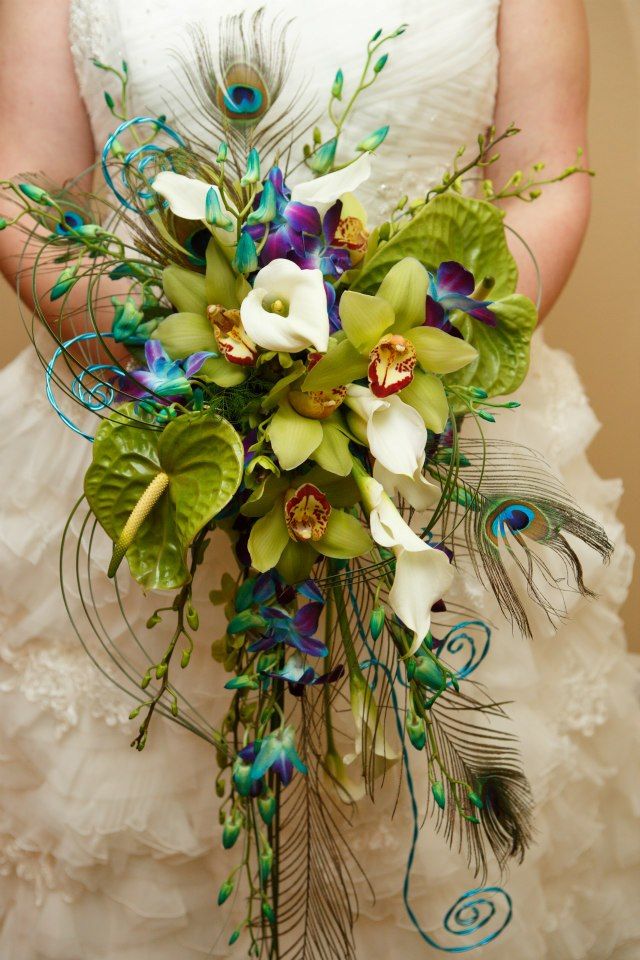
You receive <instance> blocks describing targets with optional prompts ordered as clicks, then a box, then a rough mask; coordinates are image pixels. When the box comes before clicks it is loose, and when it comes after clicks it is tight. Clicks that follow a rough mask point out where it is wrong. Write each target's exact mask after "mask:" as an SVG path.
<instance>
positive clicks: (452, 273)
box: [436, 260, 475, 296]
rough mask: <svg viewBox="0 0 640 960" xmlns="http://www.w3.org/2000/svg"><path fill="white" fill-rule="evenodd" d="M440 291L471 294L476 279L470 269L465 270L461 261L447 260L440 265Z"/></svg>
mask: <svg viewBox="0 0 640 960" xmlns="http://www.w3.org/2000/svg"><path fill="white" fill-rule="evenodd" d="M436 284H437V286H438V293H439V294H440V295H442V294H444V293H461V294H463V295H464V296H469V295H470V294H472V293H473V288H474V285H475V280H474V279H473V274H472V273H470V272H469V270H465V268H464V267H463V266H462V264H461V263H456V261H455V260H445V261H444V262H443V263H441V264H440V266H439V267H438V273H437V275H436Z"/></svg>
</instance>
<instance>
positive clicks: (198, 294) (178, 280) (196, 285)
mask: <svg viewBox="0 0 640 960" xmlns="http://www.w3.org/2000/svg"><path fill="white" fill-rule="evenodd" d="M205 284H206V281H205V278H204V274H202V273H196V272H195V270H186V269H185V268H184V267H178V266H176V265H175V264H171V266H169V267H166V269H165V270H164V271H163V273H162V286H163V289H164V295H165V297H166V298H167V300H169V302H170V303H172V304H173V305H174V307H175V308H176V310H178V311H180V312H181V313H200V314H202V315H203V316H204V314H205V313H206V310H207V294H206V288H205Z"/></svg>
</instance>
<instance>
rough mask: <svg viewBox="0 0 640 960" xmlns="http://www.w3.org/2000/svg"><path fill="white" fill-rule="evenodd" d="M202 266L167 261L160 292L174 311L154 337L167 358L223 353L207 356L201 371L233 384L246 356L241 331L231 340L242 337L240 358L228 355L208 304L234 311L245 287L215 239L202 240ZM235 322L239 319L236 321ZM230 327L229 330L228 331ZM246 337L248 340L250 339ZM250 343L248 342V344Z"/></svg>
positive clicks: (222, 383)
mask: <svg viewBox="0 0 640 960" xmlns="http://www.w3.org/2000/svg"><path fill="white" fill-rule="evenodd" d="M206 260H207V266H206V272H205V273H198V272H196V271H195V270H187V269H185V268H184V267H179V266H176V265H175V264H172V265H171V266H169V267H167V268H166V269H165V271H164V274H163V278H162V279H163V287H164V292H165V296H166V297H167V299H168V300H169V301H170V302H171V303H172V304H173V306H174V307H175V308H176V310H177V312H176V313H173V314H171V315H170V316H169V317H167V318H166V319H165V320H163V321H162V322H161V323H160V324H159V325H158V327H157V329H156V330H155V331H154V333H153V334H152V337H153V339H154V340H159V341H160V343H161V344H162V346H163V347H164V349H165V350H166V352H167V354H168V355H169V357H170V358H171V359H172V360H182V359H184V358H185V357H188V356H190V355H191V354H193V353H197V352H200V351H203V350H206V351H211V352H215V353H223V354H224V356H221V357H220V356H216V357H212V358H210V359H209V360H207V361H206V363H205V364H204V366H203V367H202V369H201V371H200V376H201V377H202V378H204V379H208V380H211V381H213V382H214V383H216V384H218V386H220V387H233V386H236V385H237V384H239V383H242V381H243V380H244V379H245V376H246V373H245V369H244V368H245V366H246V364H247V359H249V362H250V357H251V349H250V347H248V348H247V343H246V339H247V338H243V337H242V330H241V329H240V336H239V337H235V336H234V338H233V342H234V343H235V342H240V343H243V341H244V346H245V348H246V349H245V351H244V355H243V358H242V359H233V356H232V355H231V350H230V349H228V344H227V342H226V339H225V341H224V342H222V343H220V342H219V341H218V339H217V338H216V332H215V330H214V324H213V322H212V319H211V313H210V311H209V310H208V308H209V307H212V306H213V307H214V308H215V307H222V308H224V311H227V312H228V313H229V314H233V315H234V316H235V313H234V311H237V310H238V308H239V306H240V303H241V301H242V300H243V299H244V297H245V296H246V295H247V293H248V292H249V290H250V287H249V284H248V283H247V281H246V280H245V279H244V277H238V276H237V275H236V274H235V273H234V271H233V268H232V266H231V264H230V263H229V260H228V259H227V257H226V256H225V255H224V253H223V252H222V250H221V248H220V246H219V245H218V243H217V242H216V240H215V239H213V238H212V239H211V240H210V241H209V244H208V246H207V253H206ZM238 322H239V321H238ZM230 332H231V333H233V331H230ZM249 343H250V341H249ZM250 346H253V345H250Z"/></svg>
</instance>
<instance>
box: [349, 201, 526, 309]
mask: <svg viewBox="0 0 640 960" xmlns="http://www.w3.org/2000/svg"><path fill="white" fill-rule="evenodd" d="M503 218H504V213H503V211H501V210H498V209H497V207H495V206H493V204H491V203H488V202H487V201H486V200H474V199H472V198H470V197H461V196H458V195H457V194H453V193H445V194H442V195H440V196H438V197H434V199H433V200H430V201H429V203H427V204H426V206H424V207H423V208H422V209H421V210H419V211H418V213H417V214H416V215H415V217H414V218H413V219H412V220H410V221H409V222H408V223H407V225H406V226H405V227H403V228H402V229H401V230H400V231H399V232H398V233H397V234H396V236H395V237H393V238H392V239H391V240H389V241H388V242H387V243H381V244H380V246H379V247H378V248H377V250H376V252H375V253H374V254H373V256H372V257H371V259H370V260H369V261H368V262H367V263H366V265H365V267H364V268H363V270H362V271H361V273H360V276H359V277H358V278H357V280H356V281H355V283H354V284H353V289H354V290H361V291H362V292H363V293H373V292H375V291H376V290H377V289H378V287H379V286H380V284H381V283H382V281H383V280H384V278H385V276H386V275H387V273H388V272H389V270H390V269H391V267H393V265H394V264H395V263H397V262H398V260H401V259H402V258H403V257H415V258H416V259H417V260H419V261H420V263H422V264H424V266H425V267H427V269H428V270H431V271H434V270H436V269H437V268H438V266H439V265H440V264H441V263H443V262H444V261H445V260H456V261H457V262H458V263H461V264H462V265H463V266H464V267H466V268H467V270H470V271H471V272H472V273H473V275H474V277H475V279H476V282H479V281H481V280H483V279H484V278H485V277H493V278H494V280H495V285H494V287H493V290H492V296H494V297H497V298H499V297H504V296H506V295H507V294H510V293H513V292H514V290H515V288H516V283H517V280H518V271H517V268H516V264H515V260H514V259H513V257H512V256H511V253H510V252H509V247H508V246H507V241H506V239H505V234H504V227H503V224H502V220H503Z"/></svg>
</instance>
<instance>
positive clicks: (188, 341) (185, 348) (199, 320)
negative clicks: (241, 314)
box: [152, 312, 226, 362]
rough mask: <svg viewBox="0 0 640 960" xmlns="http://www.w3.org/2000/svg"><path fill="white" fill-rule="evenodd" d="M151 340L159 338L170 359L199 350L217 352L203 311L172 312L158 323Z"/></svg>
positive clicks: (189, 354)
mask: <svg viewBox="0 0 640 960" xmlns="http://www.w3.org/2000/svg"><path fill="white" fill-rule="evenodd" d="M152 340H159V341H160V343H161V344H162V346H163V347H164V349H165V350H166V351H167V353H168V354H169V356H170V357H171V359H172V360H184V358H185V357H190V356H191V354H192V353H197V352H198V351H199V350H213V351H215V352H216V353H217V352H218V344H217V343H216V338H215V335H214V332H213V328H212V326H211V324H210V323H209V321H208V319H207V317H206V316H205V315H204V314H203V313H191V312H181V313H172V314H171V316H170V317H167V318H166V320H163V321H162V323H160V324H158V326H157V327H156V329H155V330H154V332H153V334H152ZM225 362H226V361H225Z"/></svg>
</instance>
